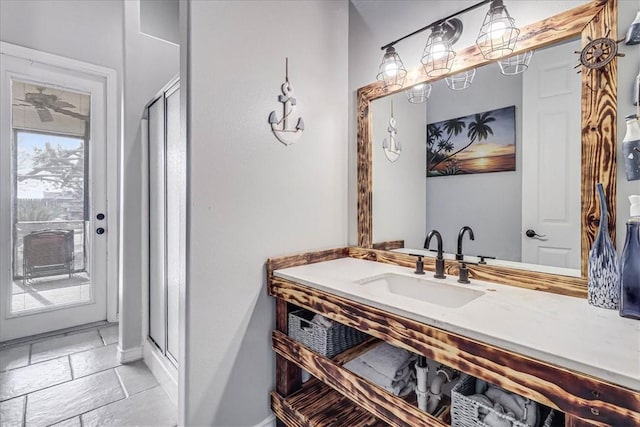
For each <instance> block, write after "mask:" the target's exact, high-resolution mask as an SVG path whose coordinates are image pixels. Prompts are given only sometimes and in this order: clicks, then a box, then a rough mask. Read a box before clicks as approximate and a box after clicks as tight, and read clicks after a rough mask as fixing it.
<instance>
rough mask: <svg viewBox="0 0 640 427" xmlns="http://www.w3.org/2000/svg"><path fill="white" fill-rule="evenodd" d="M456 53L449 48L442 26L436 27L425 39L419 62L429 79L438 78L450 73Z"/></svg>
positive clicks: (448, 39) (449, 40)
mask: <svg viewBox="0 0 640 427" xmlns="http://www.w3.org/2000/svg"><path fill="white" fill-rule="evenodd" d="M455 57H456V53H455V52H454V51H453V48H452V47H451V39H450V38H448V37H447V32H446V31H445V29H444V27H443V26H442V25H437V26H436V27H434V28H433V31H432V32H431V34H430V35H429V38H428V39H427V44H426V45H425V47H424V52H423V53H422V58H421V59H420V62H421V63H422V65H423V66H424V71H425V73H426V74H427V76H429V77H438V76H442V75H445V74H447V73H449V71H451V67H452V66H453V59H454V58H455Z"/></svg>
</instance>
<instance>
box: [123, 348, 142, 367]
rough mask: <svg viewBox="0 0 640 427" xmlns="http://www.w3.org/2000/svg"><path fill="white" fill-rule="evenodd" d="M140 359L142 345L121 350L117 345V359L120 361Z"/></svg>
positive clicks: (128, 361) (127, 361)
mask: <svg viewBox="0 0 640 427" xmlns="http://www.w3.org/2000/svg"><path fill="white" fill-rule="evenodd" d="M140 359H142V347H134V348H130V349H128V350H123V349H121V348H120V346H118V360H119V361H120V363H131V362H135V361H136V360H140Z"/></svg>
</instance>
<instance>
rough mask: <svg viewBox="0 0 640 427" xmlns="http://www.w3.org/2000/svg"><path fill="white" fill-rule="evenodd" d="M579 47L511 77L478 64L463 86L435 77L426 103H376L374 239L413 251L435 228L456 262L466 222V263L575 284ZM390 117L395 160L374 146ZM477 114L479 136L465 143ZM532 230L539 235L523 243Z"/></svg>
mask: <svg viewBox="0 0 640 427" xmlns="http://www.w3.org/2000/svg"><path fill="white" fill-rule="evenodd" d="M577 50H580V41H579V40H577V39H574V40H571V41H564V42H560V43H557V44H555V45H552V46H548V47H546V48H543V49H539V50H537V51H536V52H535V54H534V55H533V57H532V59H531V61H530V63H529V67H528V70H527V71H526V72H524V73H521V74H517V75H503V74H502V73H500V69H499V67H498V64H495V63H494V64H486V65H484V66H482V67H479V68H478V69H477V70H476V72H475V75H474V78H473V81H472V82H471V85H470V86H469V87H468V88H466V89H464V90H451V89H450V88H449V85H448V84H447V82H445V80H444V79H442V80H438V81H436V82H433V83H432V84H431V85H432V90H431V95H430V97H429V99H428V101H427V102H425V103H420V104H413V103H410V102H409V101H408V98H407V96H406V94H405V92H399V93H396V94H393V95H390V96H386V97H383V98H379V99H376V100H375V101H373V102H372V104H371V116H372V135H373V144H374V145H373V164H372V173H373V206H372V211H373V241H374V242H380V241H385V240H393V239H394V238H401V239H402V240H404V246H405V247H406V248H409V249H411V253H415V252H416V248H423V243H424V238H425V235H426V233H427V232H428V231H430V230H433V229H435V230H439V231H440V233H441V234H442V235H443V243H444V250H445V252H447V253H449V254H451V258H453V254H455V253H456V251H457V248H456V237H457V234H458V230H459V229H460V227H462V226H463V225H469V226H471V228H472V229H473V230H474V232H475V240H474V241H468V240H466V239H465V242H464V250H463V253H464V254H466V255H472V257H469V259H470V260H471V261H478V259H474V258H473V256H474V255H487V256H491V257H494V258H497V259H498V260H505V261H511V262H518V263H520V262H524V263H526V264H539V265H545V266H554V267H561V268H563V269H562V270H557V271H562V272H563V273H564V274H570V275H574V276H580V156H581V153H580V105H581V104H580V99H581V87H580V80H581V77H580V75H579V74H577V73H576V72H575V69H574V66H575V64H576V58H577V55H576V54H575V53H574V52H575V51H577ZM392 106H393V110H392V109H391V107H392ZM391 111H393V116H394V121H395V127H394V138H395V139H397V140H398V141H400V142H401V147H402V152H401V153H400V154H401V155H400V156H398V158H397V160H396V161H395V162H394V163H391V162H390V161H389V159H388V157H387V156H386V155H385V151H384V149H383V148H382V143H383V141H385V139H386V140H389V139H391V135H390V134H389V127H390V123H389V120H390V117H391ZM483 112H486V113H485V120H486V121H487V123H486V124H484V125H483V126H484V128H485V129H486V134H485V133H481V134H480V135H479V138H475V139H471V138H470V137H469V134H470V132H471V135H473V130H472V129H474V128H475V127H476V126H479V125H480V123H476V122H475V119H476V118H475V114H478V113H483ZM463 116H468V117H467V118H466V119H464V120H459V119H458V118H461V117H463ZM514 119H515V120H514ZM427 128H429V129H430V130H431V132H428V131H427ZM427 138H428V139H427ZM425 141H428V142H427V143H426V144H425ZM469 144H470V145H469ZM467 145H468V147H467ZM464 147H466V148H465V149H464V150H462V151H460V152H459V153H458V154H455V153H456V152H457V151H459V150H461V149H462V148H464ZM425 156H427V159H429V160H431V161H430V162H429V164H427V163H426V162H425ZM425 170H426V174H425ZM425 177H426V178H425ZM425 186H426V188H425ZM425 196H426V197H425ZM528 229H532V230H535V231H536V232H537V233H538V234H541V235H544V237H538V236H535V237H527V236H526V234H525V231H526V230H528ZM498 236H499V238H497V237H498ZM489 262H491V263H492V264H496V261H489ZM510 265H511V264H510ZM528 268H535V267H534V266H528Z"/></svg>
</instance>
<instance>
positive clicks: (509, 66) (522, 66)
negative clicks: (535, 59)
mask: <svg viewBox="0 0 640 427" xmlns="http://www.w3.org/2000/svg"><path fill="white" fill-rule="evenodd" d="M532 56H533V51H532V50H528V51H526V52H524V53H519V54H517V55H514V56H510V57H509V58H506V59H501V60H499V61H498V65H499V66H500V72H501V73H502V74H504V75H505V76H515V75H516V74H520V73H524V72H525V71H527V68H529V62H530V61H531V57H532Z"/></svg>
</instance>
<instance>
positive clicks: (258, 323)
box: [182, 1, 348, 427]
mask: <svg viewBox="0 0 640 427" xmlns="http://www.w3.org/2000/svg"><path fill="white" fill-rule="evenodd" d="M347 13H348V9H347V3H346V1H332V2H327V1H304V2H291V1H242V2H238V1H216V2H191V3H190V4H189V16H188V19H189V21H190V28H189V31H188V37H189V53H188V64H187V66H188V73H189V75H188V83H187V90H188V92H189V93H188V98H187V99H188V101H187V107H188V109H189V111H188V112H187V114H188V117H189V118H188V133H189V136H188V139H187V141H188V150H189V153H188V156H189V168H188V169H189V172H188V173H189V175H188V177H189V178H188V179H189V184H188V186H189V190H188V195H189V196H188V197H189V203H188V209H189V213H188V227H189V230H188V233H187V234H188V243H187V251H188V268H187V273H188V284H187V289H186V328H187V332H186V337H185V340H186V348H185V350H184V352H185V356H184V364H185V367H184V373H185V384H186V385H185V390H184V391H185V396H184V398H185V401H186V408H185V409H186V420H185V422H186V423H187V424H188V425H214V426H243V427H246V426H251V425H255V424H257V423H258V422H260V421H261V420H263V419H265V418H267V417H268V416H269V415H270V410H269V392H270V390H272V389H273V386H274V364H275V362H274V354H273V351H272V350H271V345H270V333H271V330H272V329H273V328H274V326H275V322H274V304H273V300H272V299H271V298H270V297H268V296H267V292H266V289H265V285H266V282H265V267H264V264H265V261H266V259H267V258H268V257H276V256H280V255H286V254H291V253H295V252H300V251H307V250H318V249H323V248H331V247H337V246H341V245H345V244H346V243H347V225H346V218H347V187H346V182H347V178H346V175H347V138H348V135H347V117H348V111H347V99H346V94H347V31H348V15H347ZM286 56H288V57H289V78H290V82H291V84H292V85H293V87H294V89H295V97H296V98H297V101H298V105H297V112H298V113H299V114H300V115H301V116H302V117H303V118H304V121H305V125H306V130H305V131H304V134H303V135H302V137H301V139H300V140H299V141H298V142H297V143H296V144H294V145H291V146H289V147H285V146H284V145H282V144H281V143H280V142H278V141H277V140H276V138H275V137H274V136H273V135H272V134H271V131H270V127H269V124H268V122H267V118H268V116H269V113H270V112H271V111H273V110H275V111H276V113H277V114H278V115H280V114H281V111H282V110H281V108H282V104H280V103H278V102H277V98H278V95H279V94H280V93H281V92H280V86H281V85H282V83H283V81H284V77H285V76H284V65H285V64H284V62H285V57H286ZM182 74H183V84H184V82H185V80H184V78H185V73H184V72H183V73H182ZM183 90H184V86H183Z"/></svg>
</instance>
